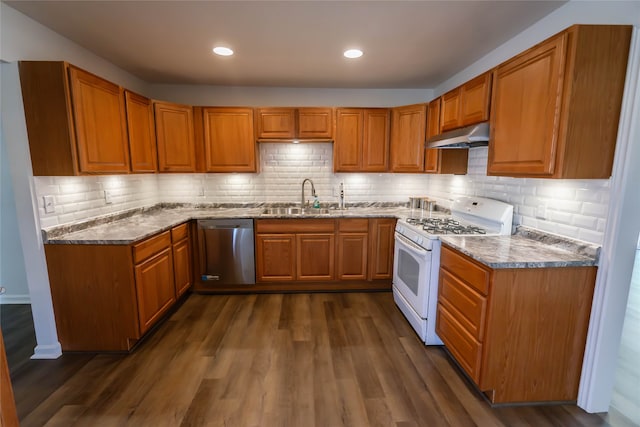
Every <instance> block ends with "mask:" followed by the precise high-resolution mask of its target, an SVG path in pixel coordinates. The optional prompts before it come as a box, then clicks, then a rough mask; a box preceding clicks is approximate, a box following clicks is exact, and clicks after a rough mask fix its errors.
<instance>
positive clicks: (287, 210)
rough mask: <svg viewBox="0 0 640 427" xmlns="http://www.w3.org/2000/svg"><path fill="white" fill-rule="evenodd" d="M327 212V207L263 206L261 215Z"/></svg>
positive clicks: (318, 213) (321, 213)
mask: <svg viewBox="0 0 640 427" xmlns="http://www.w3.org/2000/svg"><path fill="white" fill-rule="evenodd" d="M328 213H329V209H327V208H320V209H315V208H307V209H300V208H286V207H285V208H264V209H263V210H262V214H263V215H326V214H328Z"/></svg>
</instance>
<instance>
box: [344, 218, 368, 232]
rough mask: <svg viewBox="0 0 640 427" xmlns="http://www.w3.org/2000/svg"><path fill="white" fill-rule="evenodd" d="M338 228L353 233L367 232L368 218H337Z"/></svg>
mask: <svg viewBox="0 0 640 427" xmlns="http://www.w3.org/2000/svg"><path fill="white" fill-rule="evenodd" d="M338 230H340V231H343V232H353V233H368V232H369V219H368V218H343V219H340V220H338Z"/></svg>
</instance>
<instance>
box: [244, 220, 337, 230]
mask: <svg viewBox="0 0 640 427" xmlns="http://www.w3.org/2000/svg"><path fill="white" fill-rule="evenodd" d="M255 224H256V233H319V232H320V233H321V232H328V233H333V232H334V231H335V229H336V221H335V220H333V219H260V220H257V221H256V223H255Z"/></svg>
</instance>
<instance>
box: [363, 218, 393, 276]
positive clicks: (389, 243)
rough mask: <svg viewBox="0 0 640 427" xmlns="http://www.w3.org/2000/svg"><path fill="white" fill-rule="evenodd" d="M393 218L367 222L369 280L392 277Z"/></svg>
mask: <svg viewBox="0 0 640 427" xmlns="http://www.w3.org/2000/svg"><path fill="white" fill-rule="evenodd" d="M395 226H396V220H395V218H371V219H370V220H369V239H370V240H369V280H378V279H391V278H392V276H393V238H394V230H395Z"/></svg>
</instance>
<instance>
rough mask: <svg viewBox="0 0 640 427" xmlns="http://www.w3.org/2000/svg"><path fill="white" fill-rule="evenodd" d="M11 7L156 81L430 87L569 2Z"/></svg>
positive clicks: (95, 3)
mask: <svg viewBox="0 0 640 427" xmlns="http://www.w3.org/2000/svg"><path fill="white" fill-rule="evenodd" d="M5 3H6V4H8V5H9V6H11V7H13V8H15V9H17V10H19V11H20V12H22V13H24V14H26V15H27V16H30V17H31V18H33V19H34V20H36V21H38V22H40V23H42V24H43V25H45V26H47V27H49V28H51V29H53V30H54V31H56V32H58V33H60V34H62V35H64V36H65V37H67V38H69V39H71V40H73V41H75V42H77V43H78V44H80V45H82V46H84V47H85V48H87V49H89V50H91V51H93V52H95V53H96V54H97V55H99V56H101V57H103V58H105V59H107V60H109V61H111V62H113V63H114V64H116V65H118V66H120V67H121V68H123V69H125V70H127V71H129V72H131V73H132V74H135V75H137V76H139V77H140V78H142V79H144V80H146V81H148V82H151V83H172V84H211V85H234V86H286V87H335V88H346V87H349V88H432V87H435V86H437V85H438V84H439V83H442V82H443V81H444V80H446V79H447V78H449V77H451V76H452V75H453V74H455V73H456V72H458V71H460V70H462V69H463V68H465V67H466V66H468V65H470V64H471V63H473V62H474V61H475V60H477V59H479V58H481V57H482V56H483V55H485V54H486V53H488V52H490V51H491V50H493V49H495V48H496V47H498V46H499V45H500V44H502V43H504V42H505V41H507V40H509V39H510V38H511V37H513V36H514V35H516V34H518V33H519V32H521V31H522V30H524V29H525V28H527V27H529V26H530V25H531V24H533V23H534V22H536V21H538V20H539V19H540V18H542V17H544V16H546V15H548V14H549V13H551V12H552V11H554V10H555V9H557V8H558V7H559V6H561V5H562V4H563V3H564V2H563V1H193V2H192V1H26V0H25V1H5ZM217 44H225V45H228V46H229V47H231V48H232V49H233V50H234V51H235V52H236V54H235V55H234V56H232V57H227V58H225V57H218V56H216V55H213V54H212V53H211V49H212V48H213V47H214V46H215V45H217ZM352 47H358V48H360V49H362V50H363V51H364V56H363V57H362V58H360V59H358V60H347V59H346V58H344V57H343V56H342V52H343V51H344V50H345V49H347V48H352Z"/></svg>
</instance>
